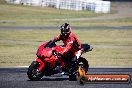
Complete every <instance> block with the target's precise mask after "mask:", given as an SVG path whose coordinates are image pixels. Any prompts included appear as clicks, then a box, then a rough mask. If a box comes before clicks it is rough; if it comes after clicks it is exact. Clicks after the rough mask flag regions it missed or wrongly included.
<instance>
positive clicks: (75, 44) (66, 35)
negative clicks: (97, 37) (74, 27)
mask: <svg viewBox="0 0 132 88" xmlns="http://www.w3.org/2000/svg"><path fill="white" fill-rule="evenodd" d="M60 31H61V34H60V35H58V36H56V37H54V38H53V39H52V40H51V41H52V42H57V41H60V40H62V41H63V43H64V46H65V49H64V50H63V52H62V53H61V54H63V55H64V57H65V56H68V55H69V53H68V52H69V51H71V52H72V54H74V58H72V61H74V62H76V61H77V60H78V58H79V57H80V56H81V53H82V52H81V43H80V41H79V40H78V39H77V37H76V36H75V34H73V33H72V32H71V26H70V24H68V23H64V24H63V25H61V28H60ZM70 54H71V53H70Z"/></svg>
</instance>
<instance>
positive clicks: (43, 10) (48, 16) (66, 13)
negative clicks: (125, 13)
mask: <svg viewBox="0 0 132 88" xmlns="http://www.w3.org/2000/svg"><path fill="white" fill-rule="evenodd" d="M0 3H1V4H0V26H43V25H51V26H53V25H55V26H56V25H60V24H62V23H64V22H69V23H70V24H71V25H73V26H100V25H101V26H106V25H109V26H131V25H132V18H122V19H114V20H82V21H74V20H71V19H73V18H84V19H85V18H87V19H88V18H92V17H98V16H102V15H111V14H114V13H116V11H113V9H112V10H111V13H109V14H102V13H94V12H93V11H71V10H62V9H55V8H49V7H33V6H22V5H10V4H6V3H5V2H4V1H1V2H0ZM56 19H57V20H56Z"/></svg>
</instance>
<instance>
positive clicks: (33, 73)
mask: <svg viewBox="0 0 132 88" xmlns="http://www.w3.org/2000/svg"><path fill="white" fill-rule="evenodd" d="M38 67H39V62H37V61H33V62H32V64H31V65H30V66H29V68H28V71H27V75H28V78H29V79H30V80H32V81H37V80H41V78H42V77H43V73H42V72H40V71H39V70H38Z"/></svg>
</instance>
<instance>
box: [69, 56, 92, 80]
mask: <svg viewBox="0 0 132 88" xmlns="http://www.w3.org/2000/svg"><path fill="white" fill-rule="evenodd" d="M79 63H82V64H81V65H82V67H83V68H84V70H85V72H87V71H88V68H89V64H88V61H87V60H86V59H85V58H83V57H80V58H79V60H78V64H79ZM78 77H79V74H78V73H76V74H73V75H72V74H70V75H69V80H70V81H76V80H77V78H78Z"/></svg>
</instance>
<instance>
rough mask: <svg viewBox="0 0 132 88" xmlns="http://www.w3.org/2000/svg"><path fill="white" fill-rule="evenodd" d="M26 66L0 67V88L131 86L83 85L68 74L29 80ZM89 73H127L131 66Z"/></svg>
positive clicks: (116, 87) (112, 87) (119, 87)
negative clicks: (70, 78) (71, 79)
mask: <svg viewBox="0 0 132 88" xmlns="http://www.w3.org/2000/svg"><path fill="white" fill-rule="evenodd" d="M26 72H27V68H0V88H132V83H131V82H130V83H124V84H122V83H120V84H119V83H118V84H114V83H110V84H108V83H107V84H106V83H98V84H96V83H86V84H84V85H83V86H81V85H79V84H78V83H77V81H69V79H68V76H62V75H60V74H57V75H54V76H50V77H45V76H44V77H43V79H42V80H41V81H30V80H29V79H28V77H27V74H26ZM88 73H89V74H129V75H130V76H131V78H132V68H90V69H89V72H88Z"/></svg>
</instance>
